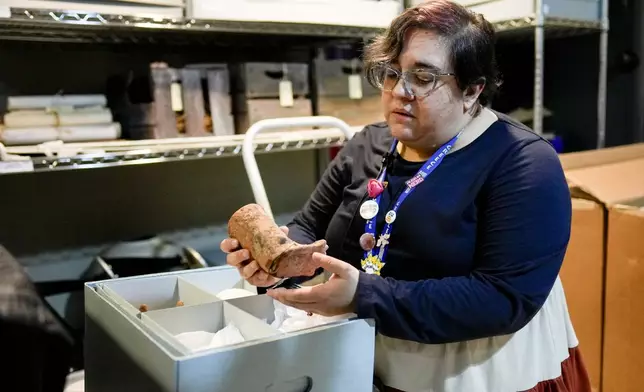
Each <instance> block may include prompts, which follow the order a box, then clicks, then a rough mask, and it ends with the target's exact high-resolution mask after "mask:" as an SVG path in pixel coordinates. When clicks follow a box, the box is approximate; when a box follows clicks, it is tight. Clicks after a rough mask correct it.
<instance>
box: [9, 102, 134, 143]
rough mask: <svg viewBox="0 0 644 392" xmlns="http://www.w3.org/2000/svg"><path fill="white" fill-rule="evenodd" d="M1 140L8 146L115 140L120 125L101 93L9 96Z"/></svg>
mask: <svg viewBox="0 0 644 392" xmlns="http://www.w3.org/2000/svg"><path fill="white" fill-rule="evenodd" d="M8 103H9V109H10V112H8V113H6V114H5V115H4V126H3V127H2V128H1V129H0V140H1V141H2V143H4V144H6V145H29V144H40V143H45V142H49V141H54V140H62V141H64V142H83V141H100V140H114V139H118V138H119V137H120V136H121V125H120V124H119V123H116V122H113V117H112V112H111V111H110V110H109V109H108V108H106V107H105V105H106V99H105V97H104V96H102V95H64V96H22V97H9V100H8Z"/></svg>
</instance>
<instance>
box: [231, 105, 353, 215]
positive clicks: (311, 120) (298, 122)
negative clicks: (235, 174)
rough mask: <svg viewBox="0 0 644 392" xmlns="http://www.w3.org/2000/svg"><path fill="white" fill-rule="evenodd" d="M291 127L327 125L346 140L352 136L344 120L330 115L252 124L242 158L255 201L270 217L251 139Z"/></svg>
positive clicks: (269, 207)
mask: <svg viewBox="0 0 644 392" xmlns="http://www.w3.org/2000/svg"><path fill="white" fill-rule="evenodd" d="M293 127H302V128H303V127H329V128H338V129H340V131H342V132H343V133H344V136H345V138H346V140H350V139H351V137H352V136H353V131H352V130H351V127H350V126H349V124H347V123H346V122H344V121H342V120H340V119H339V118H336V117H331V116H312V117H290V118H274V119H267V120H260V121H258V122H256V123H255V124H253V125H252V126H251V127H250V128H248V131H246V136H245V137H244V143H243V145H242V158H243V159H244V167H245V168H246V174H247V175H248V180H249V181H250V187H251V188H252V190H253V196H254V197H255V202H256V203H257V204H259V205H260V206H262V208H264V210H265V211H266V213H267V214H268V215H269V216H270V217H271V218H272V217H273V212H272V211H271V206H270V203H269V202H268V196H266V189H265V188H264V182H263V181H262V176H261V175H260V174H259V168H258V167H257V161H256V160H255V148H254V147H253V140H254V139H255V136H256V135H257V134H258V133H260V132H264V131H270V130H275V129H283V128H293Z"/></svg>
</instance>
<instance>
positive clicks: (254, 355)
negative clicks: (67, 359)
mask: <svg viewBox="0 0 644 392" xmlns="http://www.w3.org/2000/svg"><path fill="white" fill-rule="evenodd" d="M231 288H245V289H247V290H249V291H248V292H247V293H246V295H247V296H246V297H244V298H236V299H229V300H224V299H222V298H220V297H218V294H219V295H223V293H221V291H222V290H226V289H231ZM178 300H181V301H183V302H184V304H183V306H177V303H176V302H177V301H178ZM141 303H145V304H146V305H147V306H148V309H149V310H148V311H147V312H143V313H142V312H139V311H138V307H139V306H140V305H141ZM275 304H276V303H275V301H274V300H273V299H272V298H270V297H268V296H265V295H257V293H256V290H255V291H254V292H253V288H252V286H248V285H247V284H246V283H244V282H242V281H240V279H239V276H238V274H237V271H236V270H235V269H233V268H231V267H212V268H204V269H199V270H191V271H180V272H172V273H165V274H155V275H147V276H140V277H133V278H121V279H113V280H106V281H101V282H92V283H88V284H86V286H85V309H86V337H85V350H86V351H85V352H86V354H85V376H86V388H87V390H91V391H98V392H101V391H112V392H113V391H189V392H201V391H204V392H205V391H209V392H212V391H221V392H224V391H225V392H254V391H257V392H260V391H261V392H265V391H273V392H291V391H293V392H296V391H304V390H315V391H322V392H325V391H328V392H333V391H340V390H350V391H357V392H368V391H369V392H370V391H371V390H372V381H373V364H374V355H375V328H374V325H373V323H372V322H371V321H369V320H359V319H356V318H355V315H345V316H341V317H336V318H331V319H329V320H325V324H323V325H318V326H312V327H311V326H309V327H308V328H305V329H299V330H296V331H286V332H285V331H283V330H281V329H279V328H277V326H273V325H271V323H272V321H273V320H272V319H271V315H273V314H275V313H274V310H275ZM231 323H232V324H231ZM230 325H234V326H235V327H237V329H238V330H239V333H240V334H241V335H242V336H243V339H242V340H243V341H236V342H234V343H232V344H229V345H225V346H218V347H212V348H209V349H205V350H198V351H195V350H194V348H195V347H194V346H193V345H192V344H193V343H194V341H193V342H188V341H186V340H184V339H183V338H181V337H178V336H177V335H179V334H182V333H185V332H195V331H200V332H199V333H200V334H201V335H199V336H203V335H206V333H215V332H217V331H220V330H222V328H224V327H225V326H228V327H230ZM307 388H308V389H307ZM311 388H312V389H311Z"/></svg>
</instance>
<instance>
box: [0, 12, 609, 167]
mask: <svg viewBox="0 0 644 392" xmlns="http://www.w3.org/2000/svg"><path fill="white" fill-rule="evenodd" d="M536 4H537V10H538V12H537V14H536V15H534V16H530V17H526V18H521V19H514V20H508V21H503V22H498V23H495V28H496V30H497V32H498V34H499V36H500V37H501V38H504V39H511V38H513V37H515V38H517V39H524V38H526V37H530V36H532V35H533V36H534V40H535V72H534V124H533V128H534V130H535V132H537V133H540V134H541V133H542V132H543V106H544V102H543V89H544V86H543V74H544V48H545V40H546V37H562V36H571V35H579V34H586V33H589V32H598V31H599V32H600V34H601V41H600V42H601V43H600V50H599V54H600V56H599V58H600V76H599V87H598V98H597V102H598V115H597V118H598V129H597V135H598V136H597V147H598V148H601V147H603V146H604V141H605V133H606V131H605V127H606V124H605V122H606V103H605V101H606V73H607V61H606V57H607V45H608V44H607V42H608V41H607V37H608V0H602V19H601V22H600V23H596V22H587V21H576V20H568V19H560V18H549V17H546V15H545V13H544V9H543V4H542V1H541V0H537V2H536ZM380 31H381V29H377V28H362V27H348V26H330V25H318V24H291V23H256V22H244V23H239V22H232V21H220V20H195V19H165V18H151V17H138V16H124V15H105V14H99V13H90V12H79V11H48V10H36V9H24V8H11V9H10V17H8V18H2V17H0V40H8V41H43V42H72V43H108V44H120V43H131V44H141V43H146V44H166V43H178V44H180V43H185V42H191V43H203V44H208V43H210V42H214V41H216V40H218V39H219V38H218V37H220V36H221V35H222V34H232V35H233V36H240V35H244V36H251V37H252V36H255V38H256V35H259V34H262V35H263V36H266V35H274V36H280V37H291V38H295V39H300V40H303V41H306V40H325V41H327V42H328V41H333V40H339V41H341V40H355V39H369V38H371V37H373V36H375V35H376V34H377V33H379V32H380ZM316 132H317V133H316ZM320 132H321V133H320ZM262 137H263V138H266V140H265V141H264V139H262V138H260V140H262V141H261V142H260V143H259V144H258V145H257V150H258V152H262V153H264V152H275V151H289V150H297V149H315V148H324V147H330V146H339V145H342V144H343V142H344V139H343V136H342V135H341V133H340V132H339V131H315V132H312V133H308V132H295V133H294V132H278V133H273V134H270V135H263V136H262ZM242 139H243V136H242V135H240V136H239V137H232V138H217V137H211V138H192V139H190V138H181V139H161V140H148V141H119V142H108V143H98V144H97V143H73V144H64V151H66V152H67V153H69V152H70V151H74V150H76V151H75V154H66V155H68V156H58V155H57V154H56V153H52V152H51V151H49V152H48V153H47V151H45V150H47V148H50V147H51V146H55V144H51V143H50V144H48V145H49V147H46V146H47V145H45V147H43V146H29V147H7V148H4V147H0V148H1V149H0V153H2V155H0V160H4V161H7V159H8V157H10V156H13V158H14V160H13V161H12V162H13V163H14V165H13V166H12V167H13V169H12V170H11V171H18V172H19V171H52V170H72V169H89V168H100V167H110V166H122V165H131V164H145V163H158V162H169V161H181V160H191V159H202V158H217V157H226V156H236V155H239V154H240V152H241V145H242ZM54 149H55V147H54ZM88 151H89V152H88ZM97 151H98V152H97ZM16 156H21V157H22V158H24V159H23V165H19V166H20V167H19V168H18V169H17V170H16V165H15V164H16V163H18V162H19V161H17V160H15V158H16ZM26 159H29V160H31V162H32V165H31V164H24V160H26ZM6 165H7V163H6V162H5V166H6ZM0 173H2V168H1V167H0Z"/></svg>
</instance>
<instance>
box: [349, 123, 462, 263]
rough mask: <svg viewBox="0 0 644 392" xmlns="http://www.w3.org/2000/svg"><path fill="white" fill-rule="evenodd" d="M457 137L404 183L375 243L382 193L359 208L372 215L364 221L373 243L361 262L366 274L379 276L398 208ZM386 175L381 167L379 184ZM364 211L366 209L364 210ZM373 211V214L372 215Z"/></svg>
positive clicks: (438, 162) (449, 148)
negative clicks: (375, 252)
mask: <svg viewBox="0 0 644 392" xmlns="http://www.w3.org/2000/svg"><path fill="white" fill-rule="evenodd" d="M459 136H461V132H459V133H458V134H457V135H456V136H454V137H453V138H452V140H450V141H449V142H447V143H445V144H444V145H443V146H442V147H441V148H440V149H438V151H436V152H435V153H434V154H433V155H432V156H431V157H430V158H429V159H428V160H427V161H426V162H425V163H424V164H423V166H422V167H421V168H420V169H419V170H418V172H417V173H416V175H414V176H413V177H412V178H410V179H409V180H407V181H406V182H405V185H406V188H405V191H404V192H402V194H400V196H398V200H396V203H395V204H394V206H393V208H392V209H391V210H390V211H388V212H387V214H386V215H385V227H384V228H383V232H382V234H381V235H380V237H379V238H378V240H377V242H376V241H375V239H376V219H377V216H378V214H377V211H378V209H379V206H380V198H381V196H382V193H381V194H379V195H377V196H376V197H375V200H368V201H366V202H365V203H363V205H362V206H361V213H362V208H363V207H365V206H367V205H368V206H369V207H372V209H371V213H369V215H373V216H372V217H368V218H369V219H366V223H365V234H363V237H364V236H367V238H371V240H372V241H373V243H375V246H370V247H369V248H371V249H369V250H365V252H364V259H363V260H362V262H361V264H362V268H363V269H364V270H365V272H367V273H371V274H376V275H380V270H381V269H382V267H384V266H385V257H386V255H387V249H388V245H389V237H390V235H391V229H392V225H393V223H394V221H395V220H396V215H397V213H398V210H399V209H400V206H401V205H402V203H403V202H404V201H405V199H406V198H407V197H408V196H409V195H410V194H411V193H412V192H413V191H414V189H416V187H417V186H418V185H420V184H421V183H422V182H423V181H424V180H425V178H426V177H427V176H429V175H430V174H432V172H433V171H434V170H436V168H437V167H438V166H439V165H440V164H441V162H442V161H443V158H445V156H446V155H447V154H448V153H449V151H450V150H451V149H452V148H453V147H454V143H456V140H458V138H459ZM397 144H398V140H396V139H394V141H393V143H392V145H391V148H390V150H389V155H391V154H393V152H394V151H395V149H396V145H397ZM386 175H387V167H386V165H385V166H384V167H383V169H382V171H381V173H380V175H379V176H378V181H379V182H380V184H382V183H383V181H384V180H385V177H386ZM365 210H366V208H365ZM373 211H375V214H374V213H373ZM363 240H364V238H361V241H360V242H361V243H363ZM376 248H378V253H377V254H374V249H376Z"/></svg>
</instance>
